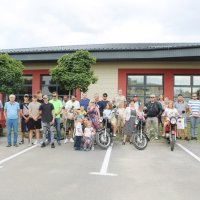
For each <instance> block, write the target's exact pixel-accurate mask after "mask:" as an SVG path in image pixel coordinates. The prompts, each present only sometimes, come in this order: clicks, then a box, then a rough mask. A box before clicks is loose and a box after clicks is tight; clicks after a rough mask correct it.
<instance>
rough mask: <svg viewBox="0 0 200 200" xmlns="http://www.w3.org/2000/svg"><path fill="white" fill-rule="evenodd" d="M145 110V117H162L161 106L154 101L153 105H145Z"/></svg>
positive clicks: (149, 103)
mask: <svg viewBox="0 0 200 200" xmlns="http://www.w3.org/2000/svg"><path fill="white" fill-rule="evenodd" d="M145 107H146V110H145V113H146V114H147V117H157V116H160V115H162V112H163V110H162V105H161V103H159V102H157V101H155V102H154V103H151V102H150V101H149V102H148V103H146V104H145Z"/></svg>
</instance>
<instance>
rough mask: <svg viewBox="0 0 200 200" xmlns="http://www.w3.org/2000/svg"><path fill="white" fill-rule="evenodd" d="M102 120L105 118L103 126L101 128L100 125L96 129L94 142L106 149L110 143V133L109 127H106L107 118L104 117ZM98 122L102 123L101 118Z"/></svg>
mask: <svg viewBox="0 0 200 200" xmlns="http://www.w3.org/2000/svg"><path fill="white" fill-rule="evenodd" d="M104 120H105V125H104V127H102V128H101V126H100V128H98V129H97V130H96V143H97V145H98V146H100V147H101V148H102V149H107V148H108V147H109V146H110V145H111V143H112V135H111V133H110V129H109V128H108V127H107V124H108V120H109V119H108V118H107V117H105V118H104ZM99 123H100V124H101V123H103V118H101V119H100V120H99Z"/></svg>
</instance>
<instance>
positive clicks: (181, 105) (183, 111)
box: [174, 94, 189, 141]
mask: <svg viewBox="0 0 200 200" xmlns="http://www.w3.org/2000/svg"><path fill="white" fill-rule="evenodd" d="M174 107H175V108H176V109H177V110H178V113H179V115H180V116H182V117H183V119H184V137H185V140H187V141H189V139H188V135H187V110H188V104H187V102H186V101H184V99H183V95H182V94H179V95H178V97H177V101H176V102H175V103H174ZM176 138H177V139H181V129H177V137H176Z"/></svg>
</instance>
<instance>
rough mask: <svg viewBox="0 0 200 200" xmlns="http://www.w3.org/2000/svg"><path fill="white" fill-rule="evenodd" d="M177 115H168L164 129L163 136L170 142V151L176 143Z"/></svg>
mask: <svg viewBox="0 0 200 200" xmlns="http://www.w3.org/2000/svg"><path fill="white" fill-rule="evenodd" d="M177 120H178V118H177V117H174V116H173V117H170V120H169V124H168V125H167V126H166V129H165V138H166V139H167V141H168V143H169V144H170V147H171V151H174V146H175V143H176V132H177Z"/></svg>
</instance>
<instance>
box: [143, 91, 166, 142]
mask: <svg viewBox="0 0 200 200" xmlns="http://www.w3.org/2000/svg"><path fill="white" fill-rule="evenodd" d="M145 107H146V110H145V114H146V116H147V120H146V129H147V136H148V137H149V136H150V128H151V126H153V128H154V136H155V139H156V140H158V116H160V115H162V112H163V110H162V105H161V104H160V103H159V102H158V101H156V100H155V95H154V94H151V95H150V101H149V102H148V103H146V104H145Z"/></svg>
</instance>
